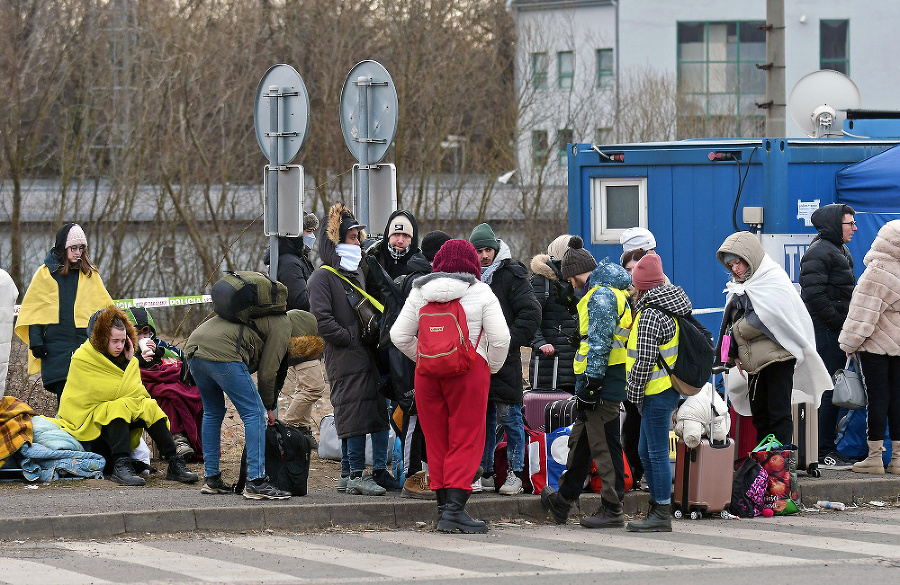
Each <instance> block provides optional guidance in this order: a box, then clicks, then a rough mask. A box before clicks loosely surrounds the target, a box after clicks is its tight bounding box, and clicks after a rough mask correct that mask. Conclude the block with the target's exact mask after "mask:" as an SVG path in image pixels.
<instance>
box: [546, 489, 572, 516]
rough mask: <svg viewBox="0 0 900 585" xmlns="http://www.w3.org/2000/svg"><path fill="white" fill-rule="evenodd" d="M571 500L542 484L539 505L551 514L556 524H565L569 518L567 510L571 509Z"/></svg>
mask: <svg viewBox="0 0 900 585" xmlns="http://www.w3.org/2000/svg"><path fill="white" fill-rule="evenodd" d="M572 504H573V502H570V501H569V500H567V499H566V498H564V497H563V495H562V494H561V493H559V492H558V491H556V490H555V489H553V488H552V487H550V486H549V485H548V486H544V489H542V490H541V506H543V508H544V509H545V510H547V511H548V512H550V514H551V515H552V516H553V520H554V522H556V523H557V524H565V523H566V520H568V519H569V510H571V509H572Z"/></svg>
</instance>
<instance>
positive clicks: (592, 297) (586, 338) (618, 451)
mask: <svg viewBox="0 0 900 585" xmlns="http://www.w3.org/2000/svg"><path fill="white" fill-rule="evenodd" d="M583 245H584V243H583V241H582V239H581V238H580V237H578V236H574V237H573V238H572V239H571V240H570V242H569V250H568V251H567V252H566V253H565V256H563V261H562V268H561V275H562V277H563V278H565V279H567V280H568V281H569V282H571V283H572V287H573V288H574V289H575V290H576V291H585V292H584V294H583V296H582V297H581V300H580V301H579V303H578V315H579V327H580V331H581V345H580V347H579V349H578V354H577V356H576V358H575V364H574V365H575V372H576V374H577V377H576V382H575V396H576V406H575V408H576V415H577V418H576V420H575V424H574V425H573V426H572V433H571V436H570V438H569V457H568V460H567V461H566V471H565V473H563V475H562V477H561V478H560V480H559V491H557V490H555V489H553V488H552V487H550V486H547V487H545V488H544V489H543V490H542V491H541V504H542V505H543V506H544V509H546V510H547V511H548V512H550V513H551V514H552V516H553V519H554V520H555V521H556V522H557V523H558V524H564V523H565V522H566V519H567V518H568V515H569V511H570V510H571V508H572V505H573V504H574V503H575V502H576V501H577V500H578V496H579V494H580V493H581V490H582V488H583V486H584V481H585V479H586V478H587V476H588V474H589V473H590V470H591V461H593V462H594V463H596V465H597V471H598V473H599V474H600V479H601V481H602V488H601V493H600V499H601V505H600V507H599V508H598V509H597V511H596V512H595V513H594V514H593V515H592V516H587V517H585V518H582V520H581V525H582V526H584V527H585V528H608V527H621V526H624V524H625V516H624V514H623V510H622V500H623V498H624V495H625V494H624V487H623V488H622V491H621V492H619V490H617V489H616V484H617V481H616V480H617V477H616V475H617V473H616V467H615V466H614V465H613V462H614V461H618V462H619V465H624V464H623V456H622V445H621V443H620V442H619V438H618V437H619V433H618V430H619V428H618V427H619V407H620V405H621V403H622V400H624V398H625V360H626V354H625V344H626V341H627V339H628V328H629V327H630V326H631V307H630V306H629V304H628V292H627V289H628V287H629V286H630V284H631V277H630V276H629V275H628V272H627V271H626V270H625V269H624V268H622V267H621V266H619V265H618V264H615V263H613V262H610V261H609V259H608V258H604V259H603V260H602V261H601V262H600V264H599V265H598V264H597V263H596V261H595V260H594V257H593V256H591V254H590V252H588V251H587V250H585V249H584V248H583ZM610 425H611V426H612V427H613V428H614V431H615V432H614V434H613V436H612V440H610V439H609V438H608V437H609V434H610V433H609V426H610ZM623 486H624V483H623Z"/></svg>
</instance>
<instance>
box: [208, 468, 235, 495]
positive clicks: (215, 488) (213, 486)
mask: <svg viewBox="0 0 900 585" xmlns="http://www.w3.org/2000/svg"><path fill="white" fill-rule="evenodd" d="M233 491H234V486H232V485H231V484H230V483H225V482H224V481H222V474H221V473H217V474H216V475H208V476H206V480H205V481H204V482H203V487H201V488H200V493H201V494H230V493H231V492H233Z"/></svg>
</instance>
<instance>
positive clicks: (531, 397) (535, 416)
mask: <svg viewBox="0 0 900 585" xmlns="http://www.w3.org/2000/svg"><path fill="white" fill-rule="evenodd" d="M558 365H559V357H558V356H557V357H554V358H553V382H552V384H551V385H552V386H553V387H552V388H550V389H541V388H537V387H536V383H537V380H538V369H539V367H540V362H539V360H538V356H534V359H533V360H532V366H531V374H532V376H531V377H532V380H534V382H533V383H532V390H529V391H528V392H526V393H525V394H523V395H522V416H523V417H525V424H527V425H528V426H529V428H532V429H535V430H538V431H542V432H550V430H548V429H547V428H545V427H546V425H545V424H544V425H542V424H541V423H542V422H543V421H544V409H545V407H546V406H547V404H549V403H551V402H556V401H557V400H566V399H568V398H570V397H571V396H572V394H571V393H570V392H565V391H558V390H556V372H557V366H558ZM564 426H565V425H564Z"/></svg>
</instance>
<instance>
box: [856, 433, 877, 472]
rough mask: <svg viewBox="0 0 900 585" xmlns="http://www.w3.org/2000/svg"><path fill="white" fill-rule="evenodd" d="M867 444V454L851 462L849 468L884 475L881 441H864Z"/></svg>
mask: <svg viewBox="0 0 900 585" xmlns="http://www.w3.org/2000/svg"><path fill="white" fill-rule="evenodd" d="M866 443H868V445H869V456H868V457H866V458H865V459H863V460H862V461H859V462H857V463H854V464H853V467H851V469H852V470H853V471H855V472H856V473H871V474H873V475H884V460H883V459H882V458H881V452H882V450H883V449H882V444H883V441H866Z"/></svg>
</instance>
